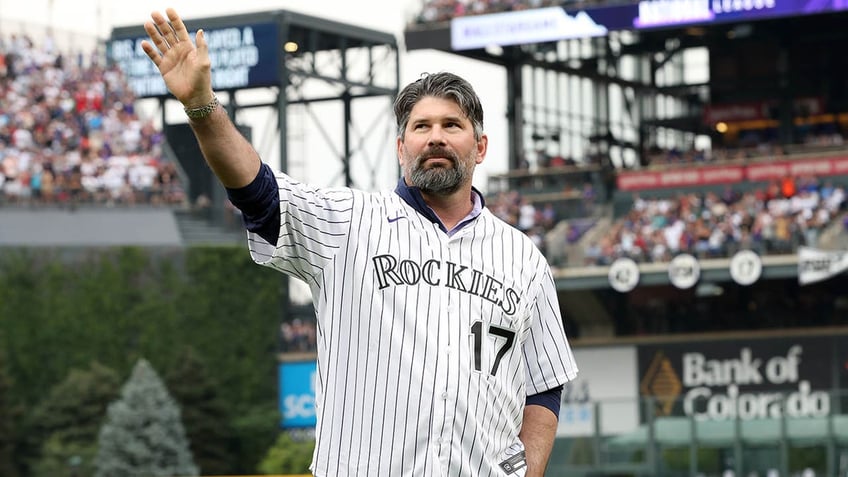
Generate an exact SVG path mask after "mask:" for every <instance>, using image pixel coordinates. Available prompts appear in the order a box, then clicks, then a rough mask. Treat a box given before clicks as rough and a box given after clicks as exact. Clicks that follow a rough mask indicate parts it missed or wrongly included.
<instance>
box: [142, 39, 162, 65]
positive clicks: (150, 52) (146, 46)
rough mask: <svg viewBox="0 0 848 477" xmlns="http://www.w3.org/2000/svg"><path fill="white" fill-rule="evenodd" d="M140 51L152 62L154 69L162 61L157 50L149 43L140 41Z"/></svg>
mask: <svg viewBox="0 0 848 477" xmlns="http://www.w3.org/2000/svg"><path fill="white" fill-rule="evenodd" d="M141 49H142V50H144V52H145V53H147V57H148V58H150V60H151V61H153V64H154V65H156V67H159V63H160V62H161V61H162V55H160V54H159V50H157V49H156V48H155V47H154V46H153V45H152V44H151V43H150V42H149V41H147V40H142V41H141Z"/></svg>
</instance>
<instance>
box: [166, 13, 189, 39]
mask: <svg viewBox="0 0 848 477" xmlns="http://www.w3.org/2000/svg"><path fill="white" fill-rule="evenodd" d="M165 13H166V14H167V15H168V20H170V21H171V27H172V28H173V29H174V36H175V37H176V38H177V41H189V40H190V39H191V37H189V35H188V29H186V26H185V23H183V20H182V18H180V16H179V15H177V11H176V10H174V9H173V8H168V9H166V10H165Z"/></svg>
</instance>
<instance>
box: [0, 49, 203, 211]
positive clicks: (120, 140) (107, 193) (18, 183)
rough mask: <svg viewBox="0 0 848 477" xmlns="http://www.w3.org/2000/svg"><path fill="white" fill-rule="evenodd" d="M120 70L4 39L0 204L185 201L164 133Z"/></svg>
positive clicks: (0, 54)
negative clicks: (139, 106) (138, 107)
mask: <svg viewBox="0 0 848 477" xmlns="http://www.w3.org/2000/svg"><path fill="white" fill-rule="evenodd" d="M135 99H136V98H135V97H134V95H133V93H132V91H131V90H130V89H129V88H128V87H127V84H126V82H125V81H124V80H123V76H122V74H121V73H120V71H119V70H118V69H117V68H116V67H105V66H103V61H101V60H99V58H98V57H97V55H96V54H93V55H92V56H91V58H89V59H88V60H87V61H86V58H83V57H76V58H72V57H69V56H67V55H66V54H63V53H62V52H60V51H59V50H58V48H57V47H56V45H55V44H54V43H53V42H52V41H51V39H50V38H49V37H47V38H45V40H44V41H43V43H42V44H41V45H36V44H35V42H34V41H33V40H32V39H31V38H29V37H28V36H24V35H10V36H8V37H4V38H0V204H3V203H12V204H57V205H79V204H86V203H95V204H108V205H116V204H124V205H128V204H138V203H146V204H184V203H185V201H186V194H185V191H184V189H183V186H182V184H181V183H180V180H179V177H178V174H177V170H176V168H175V166H174V164H172V163H170V162H169V161H167V160H165V159H164V158H163V157H162V144H163V140H164V138H163V134H162V131H161V130H159V129H157V128H156V127H154V125H153V123H152V122H150V121H145V120H142V119H141V118H140V117H139V116H138V114H136V111H135V108H134V104H135Z"/></svg>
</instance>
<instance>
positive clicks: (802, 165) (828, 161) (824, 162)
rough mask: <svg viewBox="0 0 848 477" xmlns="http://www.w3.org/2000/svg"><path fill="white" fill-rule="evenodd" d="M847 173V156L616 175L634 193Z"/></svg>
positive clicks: (698, 166) (622, 184) (623, 188)
mask: <svg viewBox="0 0 848 477" xmlns="http://www.w3.org/2000/svg"><path fill="white" fill-rule="evenodd" d="M846 174H848V157H832V158H824V159H803V160H795V161H769V162H762V163H751V164H745V165H728V166H721V165H697V164H692V165H691V166H689V167H686V168H673V169H665V170H658V171H634V172H619V173H618V176H617V178H616V181H617V183H618V189H619V190H626V191H638V190H650V189H664V188H675V187H698V186H705V185H713V184H735V183H738V182H742V181H746V180H747V181H750V182H768V181H773V180H779V179H782V178H784V177H787V176H794V177H799V176H805V175H813V176H817V177H827V176H838V175H846Z"/></svg>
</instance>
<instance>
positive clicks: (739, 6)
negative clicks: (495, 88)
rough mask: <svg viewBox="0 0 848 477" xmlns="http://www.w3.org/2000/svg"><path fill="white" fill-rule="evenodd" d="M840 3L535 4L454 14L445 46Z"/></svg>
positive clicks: (748, 16)
mask: <svg viewBox="0 0 848 477" xmlns="http://www.w3.org/2000/svg"><path fill="white" fill-rule="evenodd" d="M846 9H848V1H846V0H832V1H819V0H745V1H742V0H643V1H641V2H638V3H635V2H634V3H627V4H623V5H608V6H599V7H588V8H571V7H570V6H568V7H563V8H560V7H551V8H538V9H530V10H519V11H514V12H503V13H492V14H487V15H469V16H464V17H458V18H455V19H453V20H451V26H450V33H451V46H452V48H453V49H454V50H455V51H459V50H467V49H472V48H485V47H487V46H491V45H499V46H506V45H518V44H531V43H540V42H550V41H558V40H566V39H571V38H589V37H595V36H605V35H606V34H607V32H608V31H620V30H657V29H665V28H676V27H685V26H691V25H709V24H714V23H725V22H740V21H752V20H764V19H768V18H778V17H789V16H798V15H811V14H816V13H825V12H833V11H840V10H846ZM746 114H748V113H746Z"/></svg>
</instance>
